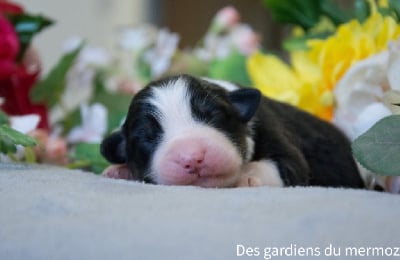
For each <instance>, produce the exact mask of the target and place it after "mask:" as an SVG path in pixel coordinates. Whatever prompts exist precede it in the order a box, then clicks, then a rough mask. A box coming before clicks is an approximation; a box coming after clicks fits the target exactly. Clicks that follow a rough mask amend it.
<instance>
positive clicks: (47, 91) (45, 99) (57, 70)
mask: <svg viewBox="0 0 400 260" xmlns="http://www.w3.org/2000/svg"><path fill="white" fill-rule="evenodd" d="M83 45H84V44H81V45H79V46H78V47H77V48H76V49H75V50H73V51H71V52H69V53H67V54H65V55H64V56H63V57H62V58H61V59H60V61H59V62H58V64H57V65H56V66H54V67H53V69H52V70H51V71H50V72H49V74H48V75H47V77H46V78H45V79H43V80H41V81H40V82H39V83H37V84H36V85H35V86H34V87H33V89H32V91H31V93H30V97H31V99H32V101H33V102H35V103H46V104H47V105H48V106H49V107H53V106H54V105H55V104H57V103H59V101H60V99H61V95H62V94H63V92H64V89H65V79H66V75H67V73H68V71H69V70H70V68H71V67H72V66H73V65H74V63H75V61H76V59H77V57H78V55H79V53H80V51H81V50H82V48H83Z"/></svg>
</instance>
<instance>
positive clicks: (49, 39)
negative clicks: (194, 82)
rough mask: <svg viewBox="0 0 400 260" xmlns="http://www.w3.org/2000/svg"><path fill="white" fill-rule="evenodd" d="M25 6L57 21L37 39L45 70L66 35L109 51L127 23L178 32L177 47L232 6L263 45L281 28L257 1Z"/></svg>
mask: <svg viewBox="0 0 400 260" xmlns="http://www.w3.org/2000/svg"><path fill="white" fill-rule="evenodd" d="M18 2H19V3H21V4H22V5H23V6H25V8H26V10H29V11H30V12H31V13H35V14H40V13H42V14H45V15H46V16H48V17H50V18H52V19H54V21H55V25H54V26H51V27H49V28H48V29H46V30H45V31H44V32H43V33H41V34H39V35H38V36H37V37H35V40H34V44H35V46H36V47H37V48H38V49H39V52H40V54H41V56H42V59H43V63H44V71H48V70H49V69H50V68H51V67H52V66H53V65H54V64H55V63H56V62H57V60H58V59H59V57H60V53H61V49H62V46H63V43H64V42H65V41H66V40H67V39H68V38H70V37H74V36H79V37H83V38H84V39H86V40H87V42H88V43H90V44H91V45H93V46H99V47H104V48H107V49H108V50H112V49H114V47H115V44H116V29H117V28H118V27H121V26H126V25H139V24H141V23H151V24H154V25H157V26H159V27H166V28H169V29H170V31H172V32H177V33H179V35H180V36H181V37H180V42H179V44H180V47H190V46H193V45H194V44H196V41H198V40H199V39H200V38H201V37H202V36H203V35H204V34H205V32H206V30H207V28H208V26H209V25H210V21H211V19H212V17H213V16H214V15H215V13H216V12H217V11H218V10H220V9H221V8H223V7H225V6H227V5H233V6H234V7H235V8H237V9H238V11H239V12H240V14H241V16H242V21H243V22H245V23H248V24H250V25H251V26H252V27H253V28H254V30H255V31H257V32H258V33H260V34H261V36H262V37H263V39H262V44H263V46H264V47H266V48H267V49H270V50H279V48H280V44H281V41H282V38H283V37H284V35H285V29H284V28H283V26H282V25H279V24H277V23H276V22H274V21H273V20H272V18H271V15H270V14H269V13H268V11H267V10H266V9H265V8H264V7H263V5H262V1H260V0H221V1H213V0H203V1H185V0H166V1H162V0H85V1H79V0H70V1H53V0H20V1H18Z"/></svg>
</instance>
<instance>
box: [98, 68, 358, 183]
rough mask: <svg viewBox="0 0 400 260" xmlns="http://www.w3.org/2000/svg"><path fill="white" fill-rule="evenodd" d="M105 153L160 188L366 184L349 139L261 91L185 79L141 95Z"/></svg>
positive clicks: (170, 81)
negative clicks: (265, 95) (352, 152)
mask: <svg viewBox="0 0 400 260" xmlns="http://www.w3.org/2000/svg"><path fill="white" fill-rule="evenodd" d="M102 154H103V155H104V156H105V157H106V158H107V159H108V160H109V161H110V162H112V163H117V164H126V165H127V167H128V169H129V171H130V172H131V174H132V177H133V179H138V180H144V181H146V182H150V183H157V184H171V185H198V186H203V187H233V186H261V185H270V186H294V185H320V186H333V187H357V188H359V187H363V185H364V184H363V182H362V180H361V178H360V176H359V173H358V170H357V167H356V164H355V162H354V160H353V158H352V155H351V149H350V144H349V142H348V140H347V139H346V137H345V136H344V135H343V134H342V133H341V132H340V131H338V130H337V129H336V128H334V127H333V126H332V125H330V124H329V123H326V122H323V121H321V120H319V119H317V118H315V117H313V116H311V115H309V114H307V113H305V112H302V111H300V110H298V109H296V108H294V107H292V106H289V105H286V104H283V103H280V102H277V101H274V100H271V99H269V98H266V97H262V96H261V95H260V93H259V91H257V90H254V89H242V88H239V87H238V86H236V85H234V84H230V83H226V82H221V81H214V80H203V79H198V78H194V77H191V76H188V75H181V76H176V77H169V78H166V79H163V80H160V81H155V82H152V83H150V84H149V86H147V87H146V88H145V89H143V90H142V91H140V92H139V93H138V94H137V95H136V96H135V97H134V98H133V100H132V103H131V105H130V108H129V112H128V116H127V119H126V121H125V123H124V125H123V126H122V129H121V130H120V131H118V132H115V133H114V134H112V135H111V136H109V137H108V138H106V139H105V140H104V141H103V143H102ZM113 174H114V175H115V172H114V173H112V174H109V175H113ZM117 175H118V174H117Z"/></svg>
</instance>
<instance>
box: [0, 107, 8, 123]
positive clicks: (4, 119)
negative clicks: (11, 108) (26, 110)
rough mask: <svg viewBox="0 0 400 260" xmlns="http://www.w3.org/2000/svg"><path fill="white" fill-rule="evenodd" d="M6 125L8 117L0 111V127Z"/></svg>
mask: <svg viewBox="0 0 400 260" xmlns="http://www.w3.org/2000/svg"><path fill="white" fill-rule="evenodd" d="M7 123H8V116H7V115H6V113H4V112H3V111H1V110H0V125H3V124H7Z"/></svg>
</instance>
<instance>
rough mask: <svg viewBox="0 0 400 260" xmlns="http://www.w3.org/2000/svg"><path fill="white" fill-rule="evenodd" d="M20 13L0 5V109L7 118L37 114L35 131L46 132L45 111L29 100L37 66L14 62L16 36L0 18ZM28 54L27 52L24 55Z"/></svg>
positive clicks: (4, 3) (14, 7) (17, 49)
mask: <svg viewBox="0 0 400 260" xmlns="http://www.w3.org/2000/svg"><path fill="white" fill-rule="evenodd" d="M22 11H23V10H22V8H21V7H19V6H18V5H15V4H12V3H9V2H1V1H0V97H2V98H4V103H3V104H2V105H1V106H0V108H1V109H2V110H3V111H4V112H6V113H7V114H9V115H26V114H38V115H39V116H40V117H41V121H40V123H39V128H45V129H48V127H49V126H48V119H47V109H46V107H45V106H44V105H37V104H32V103H31V101H30V98H29V92H30V91H31V89H32V87H33V85H34V84H35V83H36V81H37V80H38V76H39V73H40V64H33V66H32V64H27V63H30V61H29V59H28V61H27V62H23V63H21V64H20V63H18V62H17V61H16V59H17V56H18V52H19V50H20V44H19V40H18V35H17V33H16V32H15V30H14V27H13V26H12V24H11V23H10V22H9V21H8V20H7V19H6V17H5V16H4V14H19V13H21V12H22ZM32 51H34V50H32V49H31V50H28V51H27V53H26V55H29V52H32ZM37 63H38V62H37ZM32 68H33V69H32Z"/></svg>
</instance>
